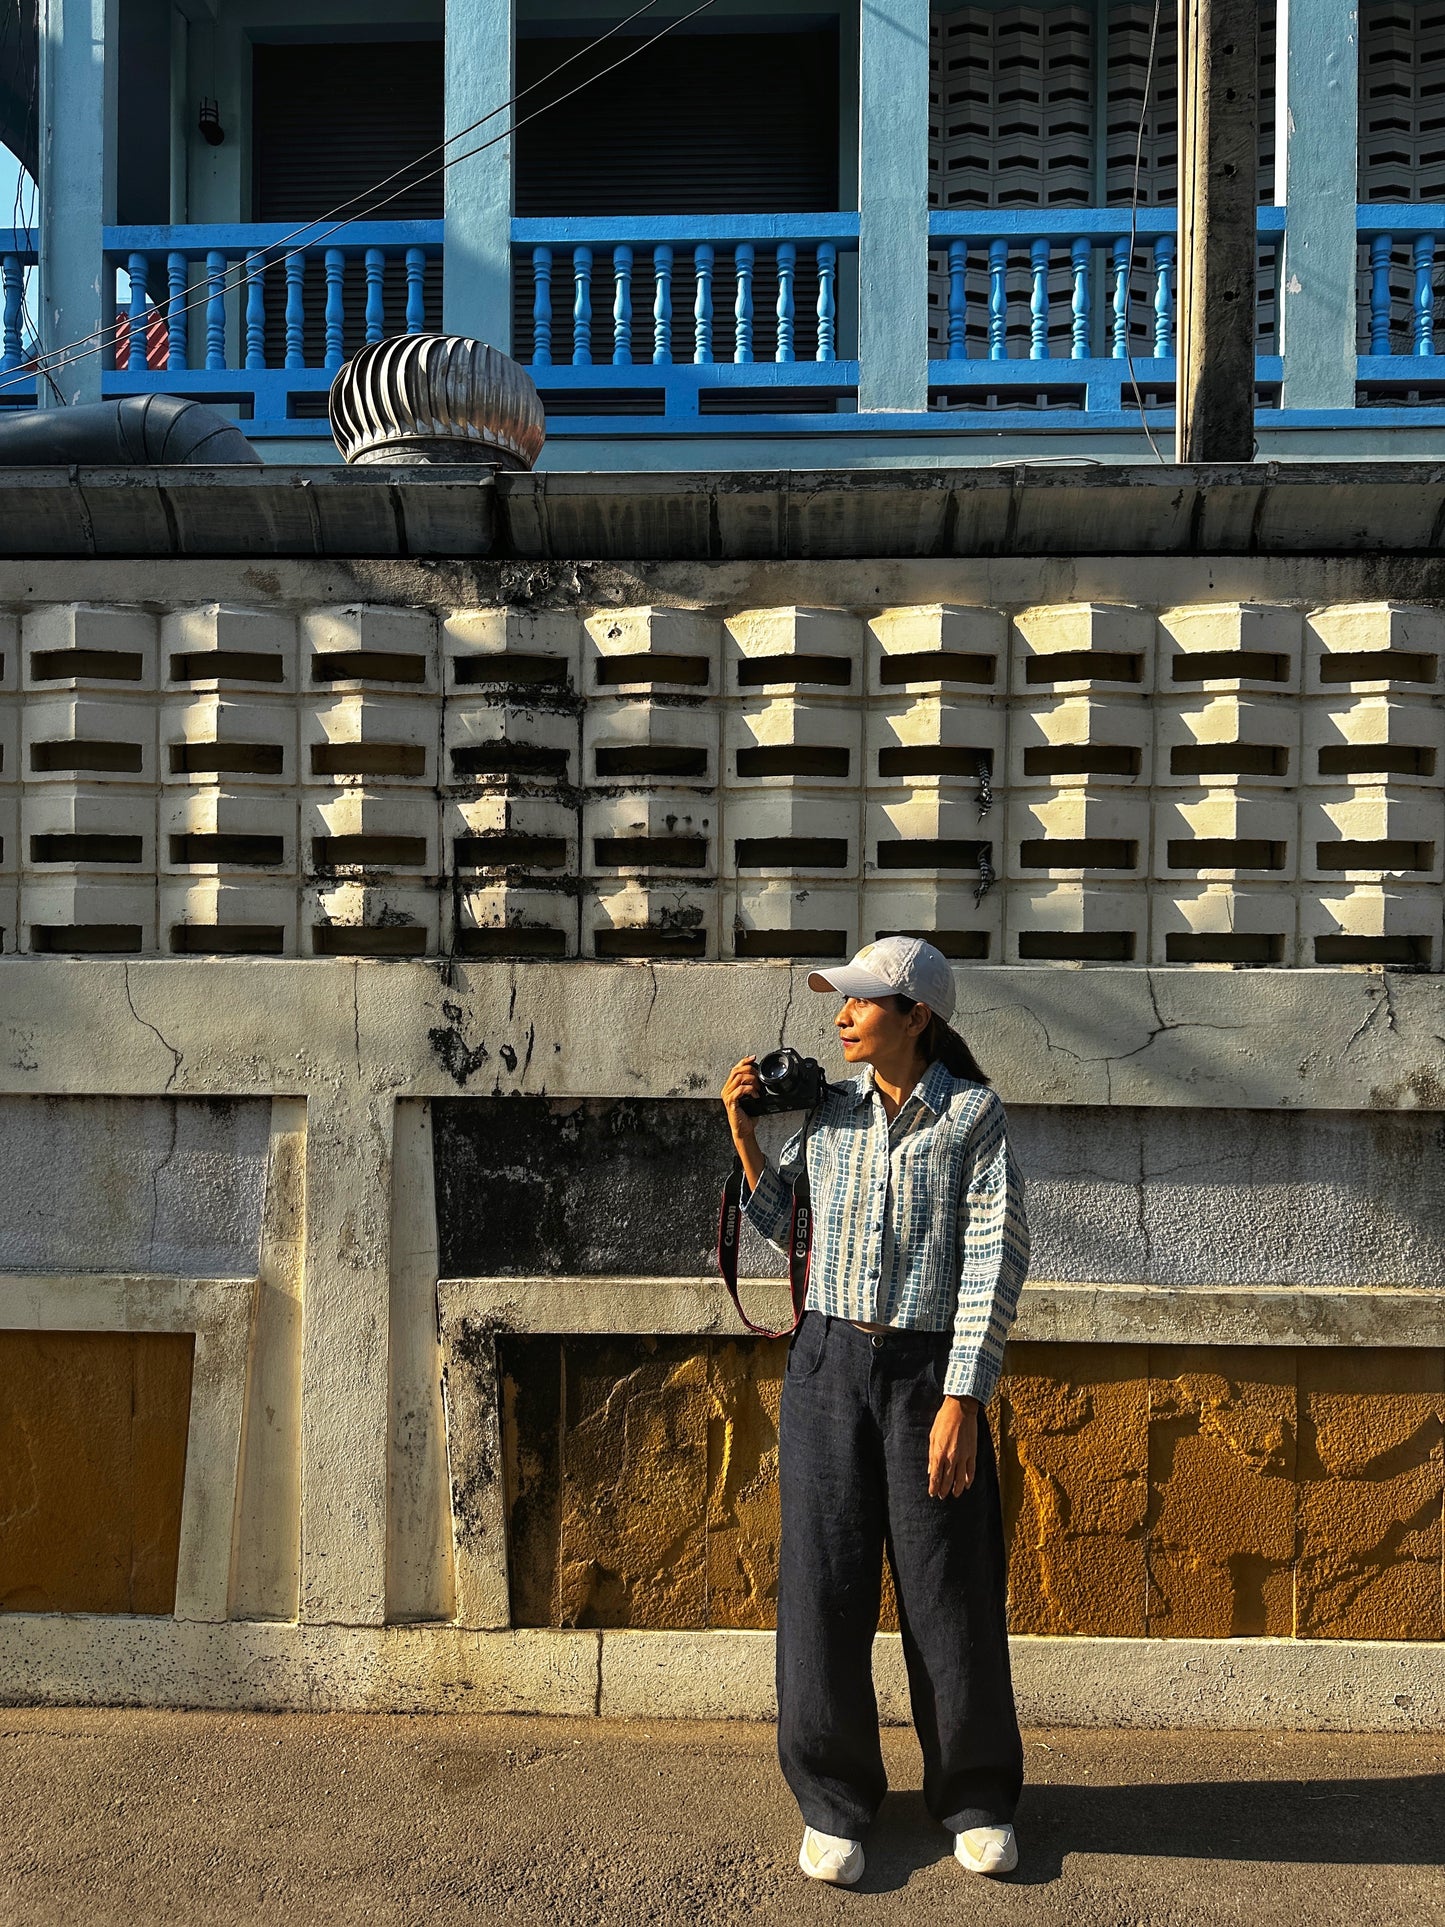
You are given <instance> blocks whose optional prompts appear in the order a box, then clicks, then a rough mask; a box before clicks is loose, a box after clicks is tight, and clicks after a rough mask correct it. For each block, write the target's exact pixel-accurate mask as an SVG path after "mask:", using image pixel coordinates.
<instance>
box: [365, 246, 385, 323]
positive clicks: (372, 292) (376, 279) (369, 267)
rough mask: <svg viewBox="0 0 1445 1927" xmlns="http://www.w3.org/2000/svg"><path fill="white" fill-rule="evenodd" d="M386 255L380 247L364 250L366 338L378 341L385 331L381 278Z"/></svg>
mask: <svg viewBox="0 0 1445 1927" xmlns="http://www.w3.org/2000/svg"><path fill="white" fill-rule="evenodd" d="M385 275H386V256H385V255H384V254H383V253H382V251H381V249H380V248H368V249H367V250H366V339H367V341H368V342H373V341H380V340H381V338H382V336H383V335H384V334H385V333H386V300H385V289H384V287H383V280H384V277H385Z"/></svg>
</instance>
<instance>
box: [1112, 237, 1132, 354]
mask: <svg viewBox="0 0 1445 1927" xmlns="http://www.w3.org/2000/svg"><path fill="white" fill-rule="evenodd" d="M1129 253H1130V249H1129V237H1128V235H1127V234H1126V235H1123V236H1122V237H1121V238H1120V239H1119V240H1117V241H1116V242H1115V243H1114V346H1113V356H1114V360H1115V361H1125V360H1127V358H1128V354H1129Z"/></svg>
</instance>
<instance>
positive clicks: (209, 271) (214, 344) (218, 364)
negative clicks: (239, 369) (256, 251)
mask: <svg viewBox="0 0 1445 1927" xmlns="http://www.w3.org/2000/svg"><path fill="white" fill-rule="evenodd" d="M225 365H226V257H225V255H224V254H222V253H221V251H220V249H219V248H212V249H211V250H210V252H209V253H208V254H207V256H206V366H207V367H208V368H224V367H225Z"/></svg>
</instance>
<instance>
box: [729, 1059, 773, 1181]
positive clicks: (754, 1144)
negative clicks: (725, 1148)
mask: <svg viewBox="0 0 1445 1927" xmlns="http://www.w3.org/2000/svg"><path fill="white" fill-rule="evenodd" d="M762 1089H763V1086H762V1080H761V1078H760V1077H759V1076H758V1060H757V1058H756V1057H744V1058H741V1059H739V1061H738V1062H737V1063H736V1064H734V1065H733V1067H732V1069H731V1070H730V1071H729V1072H728V1075H727V1082H726V1083H725V1084H724V1085H723V1087H722V1101H723V1104H724V1106H725V1108H726V1110H727V1114H728V1129H729V1130H730V1131H731V1132H732V1134H733V1148H734V1149H735V1150H736V1152H737V1154H738V1157H739V1159H740V1160H741V1162H742V1167H743V1175H744V1176H745V1177H746V1178H747V1181H748V1189H749V1190H750V1191H752V1190H756V1189H757V1184H758V1180H759V1178H761V1176H762V1175H763V1166H764V1163H765V1159H764V1157H763V1154H762V1152H761V1150H760V1149H759V1148H758V1126H757V1120H756V1118H754V1117H751V1116H750V1115H749V1114H748V1112H746V1111H745V1110H744V1109H743V1099H744V1098H745V1097H751V1098H756V1097H760V1096H761V1095H762Z"/></svg>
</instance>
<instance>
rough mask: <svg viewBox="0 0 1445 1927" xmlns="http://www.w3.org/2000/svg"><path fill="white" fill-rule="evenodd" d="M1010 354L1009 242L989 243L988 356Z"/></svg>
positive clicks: (994, 356)
mask: <svg viewBox="0 0 1445 1927" xmlns="http://www.w3.org/2000/svg"><path fill="white" fill-rule="evenodd" d="M1007 354H1008V242H1007V241H990V242H989V244H988V358H989V360H990V361H1002V360H1003V359H1004V358H1005V356H1006V355H1007Z"/></svg>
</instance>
